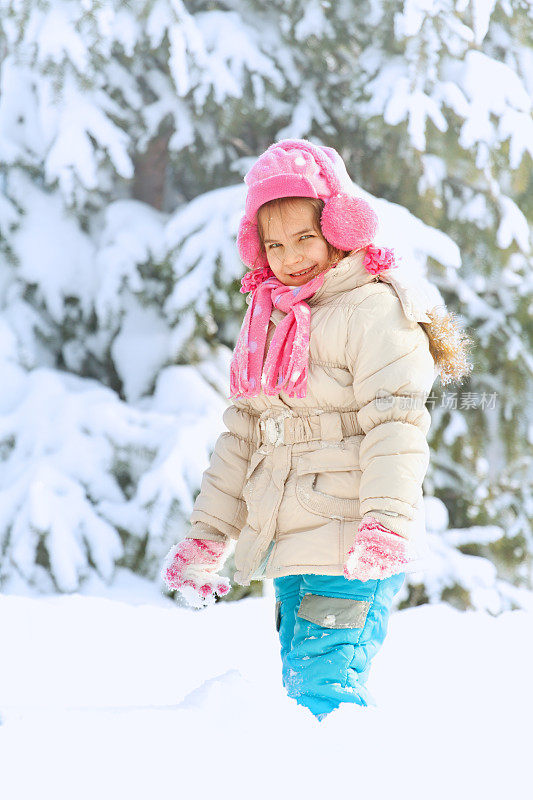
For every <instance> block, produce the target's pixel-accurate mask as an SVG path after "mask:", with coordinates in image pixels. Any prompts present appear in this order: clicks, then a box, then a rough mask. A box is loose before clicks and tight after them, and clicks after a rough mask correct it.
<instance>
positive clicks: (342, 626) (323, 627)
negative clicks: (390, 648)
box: [274, 572, 405, 721]
mask: <svg viewBox="0 0 533 800" xmlns="http://www.w3.org/2000/svg"><path fill="white" fill-rule="evenodd" d="M404 580H405V573H404V572H402V573H400V574H399V575H393V576H392V577H391V578H384V579H381V580H369V581H359V580H348V579H347V578H345V577H344V576H343V575H314V574H313V575H287V576H285V577H283V578H274V590H275V596H276V628H277V630H278V633H279V639H280V643H281V661H282V680H283V686H284V687H285V689H286V691H287V694H288V695H289V697H292V698H294V699H295V700H296V702H297V703H299V704H300V705H304V706H306V707H307V708H308V709H309V710H310V711H311V713H312V714H314V715H315V717H317V719H318V720H319V721H320V720H322V719H323V718H324V717H325V716H326V715H327V714H329V713H330V712H331V711H333V710H334V709H336V708H338V707H339V705H340V704H341V703H357V704H358V705H361V706H368V705H374V706H375V705H376V702H375V700H374V698H373V697H372V695H371V694H370V692H369V691H368V689H367V688H366V686H365V683H366V681H367V678H368V674H369V671H370V662H371V659H372V658H373V656H374V655H375V654H376V653H377V651H378V650H379V648H380V647H381V645H382V644H383V640H384V639H385V635H386V633H387V625H388V620H389V614H390V609H391V605H392V601H393V599H394V596H395V595H396V594H397V593H398V592H399V590H400V589H401V587H402V585H403V582H404Z"/></svg>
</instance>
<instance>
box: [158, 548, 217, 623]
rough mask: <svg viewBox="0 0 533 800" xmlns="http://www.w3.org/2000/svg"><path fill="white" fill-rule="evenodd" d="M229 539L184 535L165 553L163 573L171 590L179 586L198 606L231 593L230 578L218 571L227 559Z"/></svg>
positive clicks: (188, 598) (186, 596) (182, 592)
mask: <svg viewBox="0 0 533 800" xmlns="http://www.w3.org/2000/svg"><path fill="white" fill-rule="evenodd" d="M228 549H229V548H228V543H227V542H215V541H211V540H208V539H183V540H182V541H181V542H178V544H176V545H174V547H172V548H171V549H170V550H169V552H168V553H167V555H166V557H165V561H164V564H163V568H162V570H161V577H162V579H163V580H164V581H165V583H166V584H167V586H168V588H169V589H170V590H176V589H177V590H178V591H179V592H180V593H181V594H182V595H183V598H184V599H185V601H186V602H187V603H188V604H189V605H190V606H193V607H194V608H201V607H202V606H205V605H209V604H210V603H211V604H212V603H214V600H215V595H219V596H221V595H224V594H227V593H228V592H229V590H230V582H229V580H228V579H227V578H224V577H222V576H220V575H217V570H218V569H220V568H221V567H222V566H223V565H224V562H225V560H226V557H227V553H228Z"/></svg>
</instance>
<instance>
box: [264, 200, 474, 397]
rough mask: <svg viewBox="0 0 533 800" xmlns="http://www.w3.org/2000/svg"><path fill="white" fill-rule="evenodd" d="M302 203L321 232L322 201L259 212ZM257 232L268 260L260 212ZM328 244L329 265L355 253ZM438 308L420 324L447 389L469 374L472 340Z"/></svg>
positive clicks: (267, 206) (276, 203) (279, 203)
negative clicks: (308, 208) (308, 205)
mask: <svg viewBox="0 0 533 800" xmlns="http://www.w3.org/2000/svg"><path fill="white" fill-rule="evenodd" d="M302 200H304V201H305V202H306V203H309V204H310V205H311V206H312V208H313V224H314V227H315V229H316V230H317V231H321V230H322V229H321V226H320V218H321V216H322V210H323V208H324V206H325V203H324V201H323V200H319V199H316V198H313V197H279V198H276V199H274V200H269V201H268V202H267V203H263V205H262V206H261V207H260V209H259V210H262V209H264V210H265V212H266V213H267V214H269V213H270V212H271V211H272V210H273V209H276V210H277V211H278V212H279V213H280V215H281V214H282V209H283V208H284V207H286V206H289V207H290V206H293V207H294V206H295V205H296V203H297V202H301V201H302ZM257 232H258V235H259V242H260V245H261V249H260V252H259V255H264V256H265V257H266V247H265V237H266V231H265V230H264V228H263V225H262V224H261V217H260V215H259V211H258V212H257ZM324 238H325V237H324ZM326 244H327V246H328V256H329V263H330V264H335V263H336V262H337V261H340V260H341V259H342V258H344V257H345V256H347V255H348V253H350V252H353V251H346V250H338V249H337V248H336V247H333V245H331V244H330V243H329V242H328V241H327V239H326ZM258 258H259V256H258ZM439 308H441V306H434V307H433V309H432V310H431V311H428V312H427V313H428V316H429V317H430V318H431V322H420V323H419V325H421V326H422V328H423V329H424V330H425V332H426V333H427V336H428V339H429V351H430V353H431V355H432V357H433V360H434V362H435V366H436V367H437V369H438V372H439V376H440V379H441V382H442V384H443V386H445V385H447V384H449V383H456V382H460V381H461V380H462V379H463V378H464V377H466V376H467V375H469V374H470V372H471V370H472V364H471V362H470V361H469V355H470V350H471V347H472V345H473V341H472V339H471V338H470V337H469V336H468V335H467V333H466V332H465V330H464V329H463V328H462V327H461V326H460V324H459V322H458V321H457V319H456V317H455V315H454V314H453V313H452V312H449V311H448V310H447V309H446V307H444V313H439V312H438V309H439Z"/></svg>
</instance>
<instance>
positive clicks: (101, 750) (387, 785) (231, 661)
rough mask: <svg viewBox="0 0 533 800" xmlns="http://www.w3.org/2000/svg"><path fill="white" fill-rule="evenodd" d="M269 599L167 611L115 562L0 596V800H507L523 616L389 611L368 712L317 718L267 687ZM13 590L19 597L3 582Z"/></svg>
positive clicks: (517, 765) (516, 786) (526, 641)
mask: <svg viewBox="0 0 533 800" xmlns="http://www.w3.org/2000/svg"><path fill="white" fill-rule="evenodd" d="M266 587H267V590H268V595H267V596H266V597H264V598H250V599H245V600H242V601H240V602H238V603H218V604H217V605H216V606H215V607H212V608H210V609H209V610H207V611H193V610H190V609H186V608H181V607H178V606H177V605H176V604H174V603H173V602H172V601H171V600H169V599H166V598H164V597H163V596H161V595H160V594H159V590H158V588H157V587H156V586H155V585H154V584H151V583H149V582H148V581H145V580H143V579H141V578H138V577H134V576H132V575H131V574H130V573H128V572H126V571H122V570H119V573H118V574H117V578H116V581H115V585H114V588H113V589H109V588H106V587H105V586H104V585H103V584H99V583H98V582H97V581H96V580H95V579H93V580H92V582H90V583H89V584H87V585H86V587H85V588H84V590H83V591H82V592H80V593H78V594H73V595H70V596H65V595H62V596H60V595H57V596H50V597H47V598H46V599H44V598H38V597H35V596H31V595H27V594H26V591H27V590H25V589H24V588H23V587H22V586H16V585H14V584H12V585H11V587H10V590H11V591H12V594H5V595H4V596H2V597H1V598H0V641H2V659H1V660H0V759H1V768H2V788H3V792H4V796H5V797H6V798H9V800H28V798H29V797H32V796H39V797H54V798H55V800H72V798H73V797H75V798H76V800H89V798H90V800H94V798H95V797H98V798H99V800H115V798H122V797H127V798H129V800H137V799H139V800H141V798H142V800H146V798H150V797H162V796H164V797H176V798H186V797H197V796H202V797H217V798H219V800H226V799H227V800H230V798H235V797H245V796H248V795H250V796H253V797H254V798H259V800H263V798H264V799H265V800H267V798H268V800H271V798H272V797H284V796H291V795H294V794H296V793H297V794H298V796H303V797H306V798H309V800H315V799H316V800H319V798H320V800H322V798H324V797H335V796H339V797H341V796H342V797H345V796H349V797H352V796H353V797H355V796H363V795H370V793H371V796H372V797H374V798H379V799H380V800H381V798H383V800H385V798H389V797H392V796H394V797H409V798H412V799H413V800H416V799H417V798H420V800H422V798H424V800H425V799H426V798H427V797H431V798H432V800H449V798H450V797H454V798H461V800H462V799H463V798H470V797H479V798H483V800H493V799H494V800H501V798H502V797H516V798H522V797H525V796H526V795H527V788H526V787H527V786H529V783H530V778H531V776H530V754H529V749H530V748H529V735H528V731H529V727H530V722H531V715H532V713H533V684H532V682H531V672H532V669H533V645H532V641H531V635H530V631H531V626H532V622H533V618H532V617H533V608H532V610H530V611H525V610H521V611H509V612H506V613H504V614H502V615H500V616H498V617H492V616H490V615H489V614H486V613H480V612H459V611H457V610H455V609H453V608H451V607H450V606H448V605H443V604H438V605H433V606H432V605H425V606H421V607H417V608H411V609H407V610H404V611H396V612H394V613H393V614H392V616H391V618H390V622H389V629H388V634H387V638H386V639H385V643H384V645H383V647H382V649H381V650H380V651H379V652H378V654H377V655H376V656H375V658H374V661H373V664H372V668H371V672H370V677H369V681H368V687H369V689H370V691H371V692H372V694H373V695H374V697H375V698H376V700H377V703H378V707H377V708H368V709H361V708H359V707H357V706H349V705H345V706H344V707H342V706H341V708H339V709H338V710H337V711H335V712H333V713H332V714H331V715H329V716H328V717H326V719H325V720H323V721H322V722H318V721H317V720H315V718H314V717H313V716H312V715H311V714H310V712H309V711H307V709H305V708H303V707H301V706H298V705H297V704H296V703H295V701H294V700H291V699H289V698H288V697H287V696H286V694H285V692H284V689H283V687H282V685H281V677H280V672H281V669H280V658H279V655H278V650H279V642H278V639H277V635H276V632H275V628H274V599H273V596H272V585H271V583H270V582H267V584H266ZM19 591H20V594H18V592H19Z"/></svg>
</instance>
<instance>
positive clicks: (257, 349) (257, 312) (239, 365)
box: [230, 265, 335, 397]
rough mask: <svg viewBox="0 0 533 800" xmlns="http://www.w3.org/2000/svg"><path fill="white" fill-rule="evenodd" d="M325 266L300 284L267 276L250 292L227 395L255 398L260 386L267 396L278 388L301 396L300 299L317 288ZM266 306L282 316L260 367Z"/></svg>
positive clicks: (303, 306)
mask: <svg viewBox="0 0 533 800" xmlns="http://www.w3.org/2000/svg"><path fill="white" fill-rule="evenodd" d="M334 266H335V265H334ZM331 268H332V267H329V268H328V269H327V270H324V272H321V273H320V274H319V275H317V276H316V277H315V278H312V279H311V280H310V281H308V282H307V283H304V284H302V286H294V287H293V286H285V284H283V283H281V281H279V280H278V279H277V278H276V277H275V276H274V275H272V276H271V277H269V278H267V280H263V282H262V283H260V284H259V285H258V286H257V287H256V288H255V289H254V290H253V292H252V299H251V302H250V305H249V306H248V311H247V312H246V316H245V317H244V322H243V323H242V327H241V331H240V333H239V338H238V339H237V344H236V345H235V350H234V353H233V358H232V360H231V370H230V387H231V397H257V396H258V395H259V394H260V392H261V388H262V389H263V392H264V393H265V394H267V395H275V394H279V393H280V392H282V391H283V392H285V393H286V394H287V395H288V396H289V397H305V395H306V392H307V370H308V358H309V335H310V332H311V309H310V308H309V306H308V304H307V303H305V302H304V301H305V300H306V299H307V298H308V297H311V295H313V294H314V293H315V292H316V290H317V289H318V288H319V287H320V286H322V284H323V283H324V278H325V276H326V272H328V271H329V269H331ZM268 272H270V270H268ZM272 306H275V308H279V309H280V311H285V316H284V317H283V319H282V320H281V321H280V322H279V323H278V325H276V330H275V331H274V336H273V337H272V341H271V342H270V346H269V348H268V353H267V356H266V359H265V363H264V366H263V359H264V355H265V346H266V339H267V333H268V323H269V321H270V315H271V313H272Z"/></svg>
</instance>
